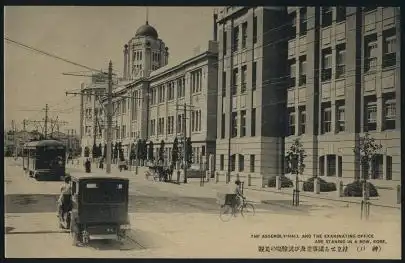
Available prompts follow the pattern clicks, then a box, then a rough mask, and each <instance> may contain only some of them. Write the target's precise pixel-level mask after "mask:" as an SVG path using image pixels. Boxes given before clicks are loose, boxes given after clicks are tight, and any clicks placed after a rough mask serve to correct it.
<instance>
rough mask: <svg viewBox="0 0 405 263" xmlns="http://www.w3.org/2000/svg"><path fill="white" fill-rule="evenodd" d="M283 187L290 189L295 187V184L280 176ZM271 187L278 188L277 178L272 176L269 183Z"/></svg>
mask: <svg viewBox="0 0 405 263" xmlns="http://www.w3.org/2000/svg"><path fill="white" fill-rule="evenodd" d="M280 181H281V187H282V188H288V187H292V186H293V182H292V181H291V180H290V179H289V178H288V177H286V176H285V175H280ZM268 186H269V187H276V176H272V177H270V178H269V181H268Z"/></svg>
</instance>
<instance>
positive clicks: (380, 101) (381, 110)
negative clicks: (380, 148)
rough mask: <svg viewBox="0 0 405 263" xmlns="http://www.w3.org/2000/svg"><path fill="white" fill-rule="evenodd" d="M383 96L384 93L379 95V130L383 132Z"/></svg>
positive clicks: (377, 128)
mask: <svg viewBox="0 0 405 263" xmlns="http://www.w3.org/2000/svg"><path fill="white" fill-rule="evenodd" d="M383 106H384V103H383V98H382V95H381V94H379V95H377V127H376V130H377V132H381V131H382V129H383V127H382V126H383Z"/></svg>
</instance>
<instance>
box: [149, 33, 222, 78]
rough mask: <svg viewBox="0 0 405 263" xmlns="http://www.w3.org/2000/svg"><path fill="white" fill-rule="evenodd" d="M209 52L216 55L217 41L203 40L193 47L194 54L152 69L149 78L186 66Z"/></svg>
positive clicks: (204, 56)
mask: <svg viewBox="0 0 405 263" xmlns="http://www.w3.org/2000/svg"><path fill="white" fill-rule="evenodd" d="M209 54H214V55H218V42H216V41H212V40H209V41H207V42H205V43H204V45H201V46H198V47H197V48H195V49H194V56H192V57H189V58H187V59H186V60H183V61H181V62H177V61H176V62H172V63H168V64H167V65H166V66H164V67H160V68H158V69H157V70H154V71H152V72H151V74H150V76H149V79H153V78H154V77H159V76H161V75H164V74H165V73H168V72H170V71H172V70H176V69H179V68H182V67H186V66H187V65H188V64H190V63H192V62H193V61H196V60H198V59H202V58H206V57H207V55H209Z"/></svg>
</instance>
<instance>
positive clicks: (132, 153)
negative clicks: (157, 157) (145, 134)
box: [129, 143, 136, 161]
mask: <svg viewBox="0 0 405 263" xmlns="http://www.w3.org/2000/svg"><path fill="white" fill-rule="evenodd" d="M135 159H136V145H135V143H132V144H131V153H130V154H129V160H131V161H133V160H135Z"/></svg>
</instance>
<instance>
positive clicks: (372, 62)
mask: <svg viewBox="0 0 405 263" xmlns="http://www.w3.org/2000/svg"><path fill="white" fill-rule="evenodd" d="M373 38H374V39H375V40H374V39H371V40H370V41H367V42H366V43H367V44H366V50H365V52H366V54H365V58H364V64H365V65H364V72H368V71H373V70H375V69H376V66H377V55H378V53H377V52H378V51H377V47H378V46H377V41H376V38H377V36H376V35H374V37H373Z"/></svg>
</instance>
